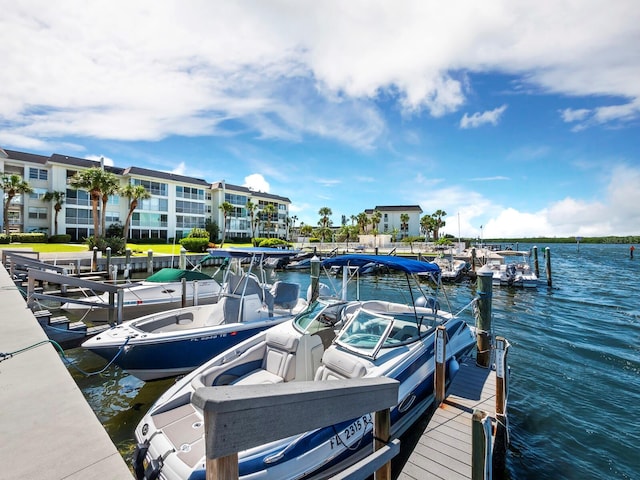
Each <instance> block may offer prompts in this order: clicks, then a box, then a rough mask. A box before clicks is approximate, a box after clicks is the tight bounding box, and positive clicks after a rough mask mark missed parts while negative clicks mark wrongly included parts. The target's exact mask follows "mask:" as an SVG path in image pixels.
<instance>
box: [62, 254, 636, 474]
mask: <svg viewBox="0 0 640 480" xmlns="http://www.w3.org/2000/svg"><path fill="white" fill-rule="evenodd" d="M528 247H529V246H528V245H522V244H521V245H520V248H521V249H525V248H528ZM544 247H545V245H538V251H539V256H540V269H541V277H542V278H543V282H542V283H541V285H540V287H539V288H538V289H537V290H534V291H530V290H526V291H525V290H516V289H506V288H499V287H496V288H494V295H493V325H494V332H495V333H496V334H497V335H502V336H504V337H506V338H507V339H508V340H509V342H510V343H511V345H512V348H511V350H510V353H509V364H510V366H511V372H512V376H511V380H512V381H511V391H510V394H509V415H510V432H511V448H510V452H509V454H508V459H507V466H508V470H509V475H510V477H511V478H512V479H529V478H535V479H559V478H566V479H580V480H584V479H591V478H594V479H598V478H602V479H638V478H640V452H639V449H640V420H639V419H638V418H639V417H638V415H637V413H636V411H635V408H634V407H638V406H640V300H639V298H638V292H639V289H638V287H637V286H638V282H639V274H640V258H638V256H637V258H636V259H635V260H630V259H629V250H628V245H627V246H625V245H580V249H579V251H578V249H577V246H576V245H550V248H551V255H552V271H553V276H552V277H553V288H548V287H547V286H546V282H545V281H544V278H545V271H544ZM639 255H640V254H639ZM278 276H279V278H282V279H284V278H285V277H288V278H289V279H292V280H294V281H300V282H301V283H302V284H303V286H304V288H306V286H307V285H308V283H309V280H308V273H293V272H292V273H286V274H278ZM446 292H447V297H448V299H449V301H450V303H451V310H453V311H455V312H457V311H459V310H460V309H461V308H463V307H464V306H465V305H467V304H468V302H469V301H470V300H471V299H472V298H473V295H474V286H473V285H468V284H461V285H455V286H449V287H447V288H446ZM360 293H361V298H369V297H370V295H372V296H385V297H387V298H389V299H394V297H395V299H396V300H399V299H402V292H401V291H399V290H398V289H397V288H395V287H394V283H392V282H390V281H389V280H388V279H384V278H377V279H376V278H373V277H371V278H367V279H366V284H365V285H363V286H362V289H361V292H360ZM350 295H352V296H353V295H355V292H350ZM461 315H462V316H463V317H464V318H467V319H468V321H473V320H472V317H471V314H470V312H469V310H466V311H465V312H463V313H462V314H461ZM68 356H69V357H70V358H72V359H74V360H76V361H77V364H78V365H79V366H80V367H81V368H82V369H84V370H86V371H97V370H99V369H100V368H101V367H102V366H103V365H104V362H103V361H102V360H101V359H100V358H99V357H97V356H95V355H93V354H91V353H86V352H83V351H81V350H71V351H69V352H68ZM71 370H72V374H73V375H74V378H75V379H76V381H77V382H78V385H79V386H80V388H81V389H82V391H83V393H84V395H85V396H86V398H87V400H88V401H89V403H90V404H91V406H92V407H93V409H94V411H95V412H96V415H97V416H98V417H99V418H100V420H101V421H102V422H103V424H104V425H105V427H106V429H107V431H108V432H109V434H110V435H111V437H112V438H113V440H114V443H116V445H117V446H118V448H119V449H120V451H121V453H122V455H123V456H124V457H125V458H128V457H129V456H130V454H131V451H132V449H133V442H134V440H133V433H132V432H133V429H134V428H135V425H136V424H137V422H138V421H139V420H140V418H141V417H142V415H143V414H144V413H145V412H146V410H147V409H148V408H149V407H150V406H151V404H152V403H153V401H154V400H155V399H156V398H157V397H158V396H159V395H160V394H161V393H162V392H163V391H164V390H165V389H166V388H167V387H168V386H169V385H171V384H172V382H173V380H162V381H156V382H148V383H145V382H142V381H140V380H137V379H136V378H134V377H131V376H129V375H128V374H127V373H125V372H123V371H122V370H120V369H118V368H111V369H109V370H108V371H107V372H106V373H104V374H102V375H99V376H92V377H85V376H84V375H82V374H80V373H77V372H75V371H73V369H71Z"/></svg>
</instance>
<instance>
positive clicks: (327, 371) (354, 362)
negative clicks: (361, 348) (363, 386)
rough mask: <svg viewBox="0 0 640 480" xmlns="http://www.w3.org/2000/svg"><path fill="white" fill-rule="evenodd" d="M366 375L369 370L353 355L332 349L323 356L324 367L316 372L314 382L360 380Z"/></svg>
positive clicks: (321, 366)
mask: <svg viewBox="0 0 640 480" xmlns="http://www.w3.org/2000/svg"><path fill="white" fill-rule="evenodd" d="M366 373H367V368H366V367H365V366H364V365H363V364H362V362H360V361H359V360H358V359H357V358H355V357H354V356H353V355H349V354H348V353H346V352H344V351H342V350H338V349H337V348H330V349H328V350H326V351H325V352H324V354H323V355H322V365H320V367H319V368H318V370H317V371H316V376H315V379H314V380H316V381H319V380H344V379H348V378H360V377H364V375H365V374H366Z"/></svg>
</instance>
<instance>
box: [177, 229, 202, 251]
mask: <svg viewBox="0 0 640 480" xmlns="http://www.w3.org/2000/svg"><path fill="white" fill-rule="evenodd" d="M180 245H182V246H183V247H184V249H185V250H186V251H187V252H194V253H202V252H204V251H205V250H206V249H207V247H208V246H209V234H208V233H207V238H197V237H196V238H194V237H187V238H183V239H182V240H180Z"/></svg>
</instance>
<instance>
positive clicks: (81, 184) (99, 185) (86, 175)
mask: <svg viewBox="0 0 640 480" xmlns="http://www.w3.org/2000/svg"><path fill="white" fill-rule="evenodd" d="M111 176H114V177H115V175H113V173H109V172H105V171H104V170H103V169H101V168H99V167H92V168H89V169H87V170H82V171H79V172H76V173H75V174H74V175H73V177H71V179H70V180H69V183H70V185H71V187H73V188H75V189H76V190H80V189H82V190H87V191H88V192H89V197H90V198H91V209H92V211H93V235H94V237H95V238H96V239H97V238H98V237H100V217H99V215H98V204H99V203H100V200H102V189H103V187H104V186H105V185H106V186H107V187H108V188H110V187H109V185H110V184H111V180H110V177H111Z"/></svg>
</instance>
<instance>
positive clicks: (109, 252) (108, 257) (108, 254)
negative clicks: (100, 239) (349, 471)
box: [107, 247, 111, 275]
mask: <svg viewBox="0 0 640 480" xmlns="http://www.w3.org/2000/svg"><path fill="white" fill-rule="evenodd" d="M110 272H111V247H107V275H110Z"/></svg>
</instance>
